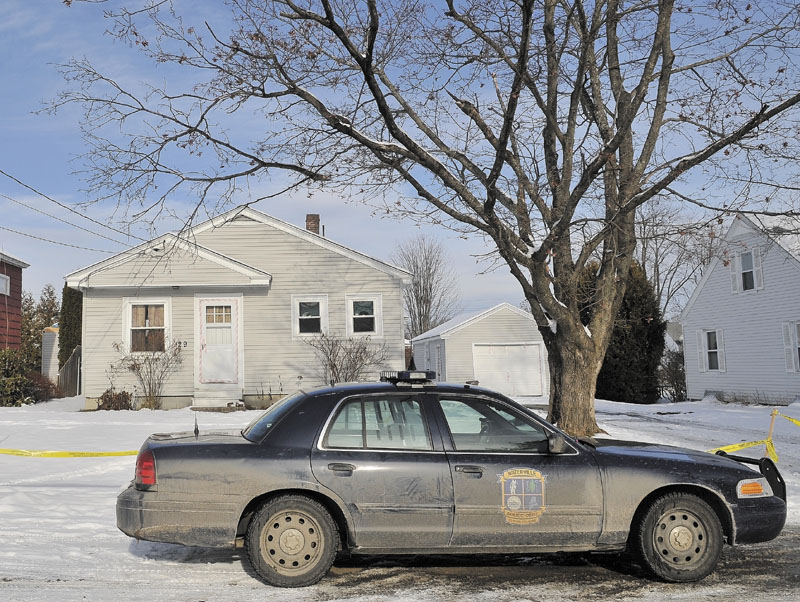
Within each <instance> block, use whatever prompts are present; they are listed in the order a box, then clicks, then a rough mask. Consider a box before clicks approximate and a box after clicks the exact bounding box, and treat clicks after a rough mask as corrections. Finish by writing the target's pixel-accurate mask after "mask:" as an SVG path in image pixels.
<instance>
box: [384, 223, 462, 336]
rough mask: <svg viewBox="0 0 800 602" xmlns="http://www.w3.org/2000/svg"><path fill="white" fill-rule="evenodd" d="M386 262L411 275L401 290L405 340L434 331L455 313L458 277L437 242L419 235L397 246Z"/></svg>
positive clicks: (457, 304)
mask: <svg viewBox="0 0 800 602" xmlns="http://www.w3.org/2000/svg"><path fill="white" fill-rule="evenodd" d="M390 259H391V260H392V261H393V262H394V263H395V264H397V265H398V266H399V267H401V268H403V269H404V270H408V271H409V272H411V275H412V279H411V284H410V285H409V286H408V287H407V288H406V289H405V290H404V291H403V306H404V308H405V311H406V318H407V323H406V336H407V337H408V338H410V339H413V338H414V337H415V336H417V335H420V334H422V333H423V332H427V331H428V330H430V329H431V328H436V327H437V326H439V324H443V323H444V322H447V320H449V319H450V318H452V317H453V316H454V315H455V314H456V313H457V312H458V309H459V307H460V299H461V296H460V294H459V292H458V277H457V275H456V273H455V271H454V270H453V268H452V266H451V265H450V261H449V259H448V257H447V252H446V251H445V249H444V247H443V246H442V244H441V243H440V242H439V241H437V240H435V239H433V238H430V237H428V236H425V235H424V234H419V235H417V236H416V237H414V238H412V239H410V240H407V241H405V242H403V243H401V244H399V245H398V246H397V249H395V251H394V252H393V253H392V254H391V255H390Z"/></svg>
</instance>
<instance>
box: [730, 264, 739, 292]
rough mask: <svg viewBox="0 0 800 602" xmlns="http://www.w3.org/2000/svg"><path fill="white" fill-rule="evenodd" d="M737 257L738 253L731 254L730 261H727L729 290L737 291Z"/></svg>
mask: <svg viewBox="0 0 800 602" xmlns="http://www.w3.org/2000/svg"><path fill="white" fill-rule="evenodd" d="M738 259H739V256H738V255H732V256H731V260H730V263H728V267H729V268H730V269H731V292H732V293H738V292H739V280H740V276H739V268H738V265H739V262H738V261H737V260H738Z"/></svg>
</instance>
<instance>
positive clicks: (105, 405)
mask: <svg viewBox="0 0 800 602" xmlns="http://www.w3.org/2000/svg"><path fill="white" fill-rule="evenodd" d="M97 409H98V410H132V409H133V405H132V404H131V394H130V393H128V392H127V391H115V390H114V389H106V390H105V391H103V394H102V395H101V396H100V402H99V403H98V404H97Z"/></svg>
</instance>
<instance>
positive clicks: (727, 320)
mask: <svg viewBox="0 0 800 602" xmlns="http://www.w3.org/2000/svg"><path fill="white" fill-rule="evenodd" d="M781 224H784V226H785V225H786V222H785V220H777V219H766V218H759V221H758V223H756V222H754V221H753V220H752V219H751V218H748V217H745V216H742V215H738V216H737V217H736V218H735V219H734V221H733V223H732V224H731V226H730V228H729V229H728V231H727V233H726V234H725V236H724V238H723V241H722V243H723V244H722V249H721V252H720V253H719V255H718V257H716V258H715V259H713V260H712V262H711V263H710V264H709V266H708V268H707V269H706V272H705V273H704V274H703V278H702V279H701V281H700V283H699V284H698V286H697V288H696V289H695V291H694V294H693V295H692V297H691V298H690V299H689V303H688V304H687V306H686V308H685V309H684V311H683V313H682V314H681V323H682V325H683V335H684V336H683V338H684V343H683V347H684V354H685V356H684V357H685V363H686V384H687V392H688V396H689V398H690V399H700V398H702V397H703V396H705V395H706V394H707V393H714V394H717V395H718V396H721V397H723V398H725V399H731V400H734V399H739V400H747V401H764V402H769V403H786V402H792V401H794V400H795V399H796V398H798V397H800V305H798V298H800V259H799V258H800V244H799V243H800V238H798V236H796V235H791V234H789V231H788V230H787V229H786V228H785V227H782V226H781ZM794 228H795V231H796V228H797V225H794Z"/></svg>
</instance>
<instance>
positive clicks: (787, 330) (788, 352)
mask: <svg viewBox="0 0 800 602" xmlns="http://www.w3.org/2000/svg"><path fill="white" fill-rule="evenodd" d="M793 326H794V325H793V324H792V323H791V322H784V323H783V324H781V328H783V355H784V358H785V365H786V371H787V372H795V371H796V370H795V359H794V358H795V346H794V340H793V339H794V337H793V336H792V327H793Z"/></svg>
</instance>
